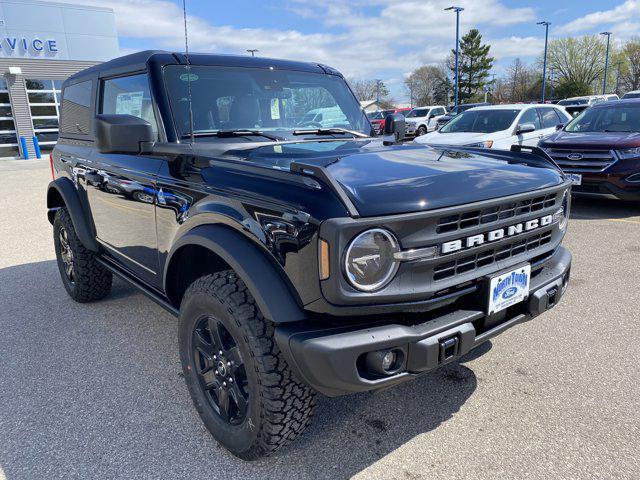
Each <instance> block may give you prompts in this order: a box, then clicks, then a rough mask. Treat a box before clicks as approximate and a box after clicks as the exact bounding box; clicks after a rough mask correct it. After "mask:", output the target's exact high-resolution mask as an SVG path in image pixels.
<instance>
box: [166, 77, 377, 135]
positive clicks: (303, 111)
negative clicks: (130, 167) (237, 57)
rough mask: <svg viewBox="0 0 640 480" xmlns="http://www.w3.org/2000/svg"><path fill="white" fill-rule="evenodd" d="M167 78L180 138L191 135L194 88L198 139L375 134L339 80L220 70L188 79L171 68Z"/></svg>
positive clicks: (195, 126)
mask: <svg viewBox="0 0 640 480" xmlns="http://www.w3.org/2000/svg"><path fill="white" fill-rule="evenodd" d="M164 77H165V81H166V85H167V90H168V93H169V99H170V103H171V110H172V113H173V118H174V121H175V123H176V127H177V129H178V133H179V135H180V136H188V135H189V134H190V133H191V132H190V128H189V93H188V89H189V84H190V86H191V98H192V102H191V108H192V111H193V131H194V133H195V134H206V133H215V132H219V131H228V130H258V131H261V132H274V135H276V136H278V137H285V138H293V132H294V131H295V130H300V129H314V128H316V129H331V128H342V129H346V130H354V131H357V132H361V133H364V134H367V135H368V134H369V133H370V130H371V127H370V124H369V122H368V121H367V118H366V117H365V115H364V113H363V112H362V109H361V107H360V104H359V103H358V102H357V101H356V99H355V97H354V96H353V94H352V93H351V91H350V90H349V88H348V87H347V84H346V83H345V81H344V80H343V79H342V78H341V77H338V76H335V75H326V74H321V73H307V72H298V71H289V70H268V69H264V68H239V67H215V66H192V67H191V69H190V73H187V72H186V70H185V67H184V66H179V65H171V66H167V67H165V69H164ZM327 135H336V133H327ZM201 138H205V137H201ZM201 138H200V139H201ZM206 138H208V139H209V140H210V138H209V137H206Z"/></svg>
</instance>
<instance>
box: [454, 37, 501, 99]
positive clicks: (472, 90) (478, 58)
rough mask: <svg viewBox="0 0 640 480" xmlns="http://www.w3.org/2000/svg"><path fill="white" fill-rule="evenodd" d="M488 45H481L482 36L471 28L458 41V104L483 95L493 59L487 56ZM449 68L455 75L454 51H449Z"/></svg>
mask: <svg viewBox="0 0 640 480" xmlns="http://www.w3.org/2000/svg"><path fill="white" fill-rule="evenodd" d="M490 48H491V46H490V45H483V44H482V35H480V32H479V31H478V30H477V29H475V28H473V29H471V30H470V31H469V33H467V34H466V35H465V36H463V37H462V38H461V39H460V57H459V60H458V61H459V67H458V68H459V71H460V73H459V75H460V77H459V92H458V97H459V101H460V103H464V102H465V101H469V100H471V99H473V98H474V96H476V95H478V94H481V93H482V94H483V89H484V86H485V85H486V83H487V79H488V78H489V71H491V68H492V67H493V60H494V58H493V57H490V56H489V49H490ZM451 52H452V54H453V58H451V57H450V60H449V62H448V63H449V68H450V69H451V71H452V72H453V74H454V75H455V71H456V67H455V54H456V51H455V49H454V50H452V51H451Z"/></svg>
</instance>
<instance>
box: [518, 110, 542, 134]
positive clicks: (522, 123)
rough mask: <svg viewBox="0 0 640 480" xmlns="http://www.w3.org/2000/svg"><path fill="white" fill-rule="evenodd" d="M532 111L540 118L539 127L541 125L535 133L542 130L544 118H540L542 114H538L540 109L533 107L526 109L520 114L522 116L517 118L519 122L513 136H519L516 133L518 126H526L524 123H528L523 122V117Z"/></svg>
mask: <svg viewBox="0 0 640 480" xmlns="http://www.w3.org/2000/svg"><path fill="white" fill-rule="evenodd" d="M532 110H533V113H535V115H536V117H537V118H538V125H539V127H538V128H536V129H535V130H534V132H537V131H538V130H542V118H540V113H539V112H538V108H537V107H531V108H526V109H524V110H522V113H520V116H519V117H516V119H517V120H516V124H515V126H514V129H513V132H514V133H513V134H514V135H517V134H516V132H517V131H518V126H519V125H524V123H526V122H523V121H522V117H524V116H525V115H526V114H527V113H529V112H530V111H532ZM534 127H535V124H534Z"/></svg>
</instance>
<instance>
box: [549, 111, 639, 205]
mask: <svg viewBox="0 0 640 480" xmlns="http://www.w3.org/2000/svg"><path fill="white" fill-rule="evenodd" d="M539 146H540V147H542V148H544V150H545V151H546V152H547V153H548V154H549V155H551V157H552V158H553V159H554V160H555V161H556V163H558V165H560V168H562V170H564V172H565V173H567V174H569V176H570V177H571V179H572V180H573V182H574V185H573V189H572V191H573V193H579V194H591V195H601V196H608V197H610V196H613V197H617V198H620V199H623V200H640V99H637V100H619V101H613V102H606V103H600V104H597V105H593V106H592V107H589V108H587V109H586V110H584V111H583V112H582V113H580V114H579V115H578V116H577V117H576V118H574V119H573V120H572V121H571V122H569V123H568V124H567V125H566V126H565V127H564V128H563V129H562V130H559V131H557V132H555V133H553V134H551V135H549V136H548V137H546V138H544V139H542V140H541V141H540V144H539Z"/></svg>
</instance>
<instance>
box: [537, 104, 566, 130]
mask: <svg viewBox="0 0 640 480" xmlns="http://www.w3.org/2000/svg"><path fill="white" fill-rule="evenodd" d="M537 109H538V116H539V117H540V124H541V125H542V129H543V130H546V129H548V128H556V127H557V126H558V125H559V124H560V123H563V122H559V123H556V124H555V125H553V126H551V127H545V126H544V117H543V113H544V111H545V110H548V111H550V112H553V114H554V115H555V116H556V121H559V120H560V115H559V112H558V109H557V108H554V107H548V106H543V107H537Z"/></svg>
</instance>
